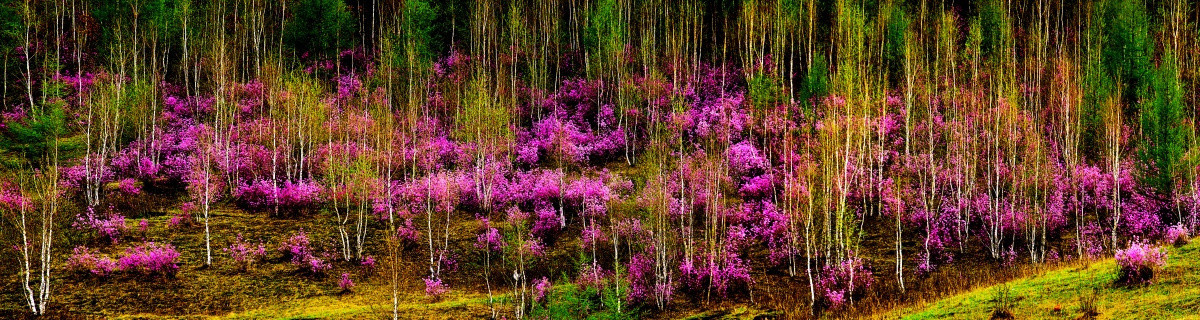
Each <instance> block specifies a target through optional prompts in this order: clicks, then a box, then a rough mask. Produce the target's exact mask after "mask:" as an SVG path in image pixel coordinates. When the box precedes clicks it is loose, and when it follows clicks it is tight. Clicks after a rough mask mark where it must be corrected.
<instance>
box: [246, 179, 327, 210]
mask: <svg viewBox="0 0 1200 320" xmlns="http://www.w3.org/2000/svg"><path fill="white" fill-rule="evenodd" d="M234 197H235V198H237V199H238V203H239V204H241V205H242V206H244V207H246V208H248V209H252V210H268V209H273V208H275V207H276V206H278V208H279V210H281V211H284V212H289V213H298V212H302V211H305V210H310V209H312V208H313V207H314V206H316V205H318V204H320V203H321V185H320V184H317V183H316V182H312V181H297V182H292V181H284V182H283V183H282V184H278V183H275V182H271V181H270V180H257V181H254V182H251V183H247V184H242V185H239V186H238V187H237V190H234Z"/></svg>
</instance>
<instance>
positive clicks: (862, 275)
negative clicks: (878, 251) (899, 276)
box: [815, 257, 875, 310]
mask: <svg viewBox="0 0 1200 320" xmlns="http://www.w3.org/2000/svg"><path fill="white" fill-rule="evenodd" d="M874 284H875V276H874V273H872V272H871V270H870V268H869V267H868V266H866V265H865V263H864V262H863V260H862V259H861V258H858V257H852V258H849V259H846V260H843V261H842V262H841V263H838V264H835V265H831V266H825V268H824V269H822V270H821V274H820V281H818V282H817V283H816V285H815V287H816V291H817V294H818V295H819V296H821V299H820V302H821V303H822V305H824V306H825V307H826V308H829V309H831V310H838V309H841V308H843V307H845V306H847V305H848V304H850V302H851V301H853V300H854V299H858V298H861V297H862V296H863V295H864V294H866V293H867V292H870V289H871V286H872V285H874Z"/></svg>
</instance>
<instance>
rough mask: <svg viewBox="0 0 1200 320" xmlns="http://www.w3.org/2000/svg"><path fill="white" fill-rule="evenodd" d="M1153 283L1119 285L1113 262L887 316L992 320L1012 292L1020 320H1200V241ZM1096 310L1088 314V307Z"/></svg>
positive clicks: (1176, 252) (1172, 255)
mask: <svg viewBox="0 0 1200 320" xmlns="http://www.w3.org/2000/svg"><path fill="white" fill-rule="evenodd" d="M1168 252H1169V253H1168V258H1167V265H1166V267H1164V268H1163V269H1162V270H1161V271H1159V272H1158V273H1157V274H1155V276H1154V280H1153V282H1152V283H1150V284H1147V285H1141V286H1128V285H1122V284H1118V283H1117V281H1116V279H1117V264H1116V261H1115V260H1113V259H1111V258H1110V259H1104V260H1096V261H1091V262H1086V261H1085V262H1078V263H1067V264H1064V266H1063V267H1061V268H1058V269H1052V270H1047V271H1045V272H1043V273H1041V274H1037V275H1033V276H1028V277H1024V278H1019V279H1015V280H1012V281H1009V282H1006V283H1003V284H997V285H991V286H984V287H980V288H977V289H974V290H971V291H969V292H965V293H962V294H958V295H955V296H951V297H947V298H944V299H941V300H938V301H934V302H930V303H924V304H920V305H916V306H913V307H907V308H900V309H897V310H894V311H892V312H890V313H887V314H884V315H882V318H887V319H896V318H902V319H986V318H989V317H992V315H993V310H994V309H995V306H996V298H997V296H998V293H999V292H1002V291H1003V289H1004V288H1007V289H1008V292H1009V296H1010V297H1011V298H1010V299H1009V300H1007V301H1009V302H1010V305H1011V308H1010V310H1011V315H1012V318H1015V319H1089V318H1090V319H1200V286H1196V284H1197V283H1200V241H1192V242H1191V243H1190V244H1187V245H1184V246H1182V247H1178V248H1170V249H1169V250H1168ZM1087 304H1091V305H1093V306H1094V308H1092V309H1094V311H1095V314H1091V315H1090V316H1091V317H1089V315H1087V314H1086V312H1085V311H1086V310H1083V306H1084V305H1087Z"/></svg>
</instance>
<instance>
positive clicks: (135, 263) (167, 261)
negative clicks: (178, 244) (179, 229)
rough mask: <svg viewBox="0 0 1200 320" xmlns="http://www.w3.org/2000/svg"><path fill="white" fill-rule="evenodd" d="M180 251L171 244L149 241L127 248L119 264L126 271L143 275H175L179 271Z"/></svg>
mask: <svg viewBox="0 0 1200 320" xmlns="http://www.w3.org/2000/svg"><path fill="white" fill-rule="evenodd" d="M178 259H179V252H177V251H175V247H174V246H172V245H170V244H157V243H154V242H147V243H143V244H140V245H138V246H136V247H130V248H127V249H125V254H124V255H123V256H121V257H120V258H119V259H117V266H118V268H119V269H120V270H122V271H125V272H133V273H138V274H142V275H165V276H175V273H176V272H177V271H179V265H178V262H177V260H178Z"/></svg>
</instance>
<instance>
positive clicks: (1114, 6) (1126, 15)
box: [1097, 0, 1154, 103]
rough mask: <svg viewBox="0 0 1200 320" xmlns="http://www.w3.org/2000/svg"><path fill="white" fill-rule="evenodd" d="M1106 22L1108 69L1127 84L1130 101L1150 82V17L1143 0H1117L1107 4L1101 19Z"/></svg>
mask: <svg viewBox="0 0 1200 320" xmlns="http://www.w3.org/2000/svg"><path fill="white" fill-rule="evenodd" d="M1097 21H1098V22H1099V23H1101V24H1103V26H1102V27H1101V28H1102V29H1101V30H1102V37H1103V38H1102V41H1103V43H1104V47H1103V49H1102V52H1103V56H1102V59H1103V61H1104V67H1105V70H1106V71H1107V72H1108V73H1109V75H1111V76H1112V77H1115V78H1116V79H1117V81H1118V82H1119V83H1121V85H1122V87H1123V91H1122V92H1124V93H1125V96H1124V97H1122V98H1123V99H1124V101H1126V102H1130V103H1132V102H1134V101H1135V100H1136V98H1137V96H1136V94H1137V93H1138V92H1140V91H1141V90H1143V88H1144V87H1145V86H1147V85H1149V84H1150V83H1149V78H1148V77H1150V76H1151V74H1152V72H1153V71H1154V70H1153V65H1152V64H1151V62H1150V58H1151V56H1152V54H1153V50H1154V44H1153V43H1152V42H1151V41H1153V40H1152V39H1151V37H1150V17H1149V16H1148V15H1147V14H1146V5H1145V4H1144V3H1142V0H1113V1H1108V2H1106V3H1104V4H1103V12H1102V16H1101V18H1100V19H1098V20H1097Z"/></svg>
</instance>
